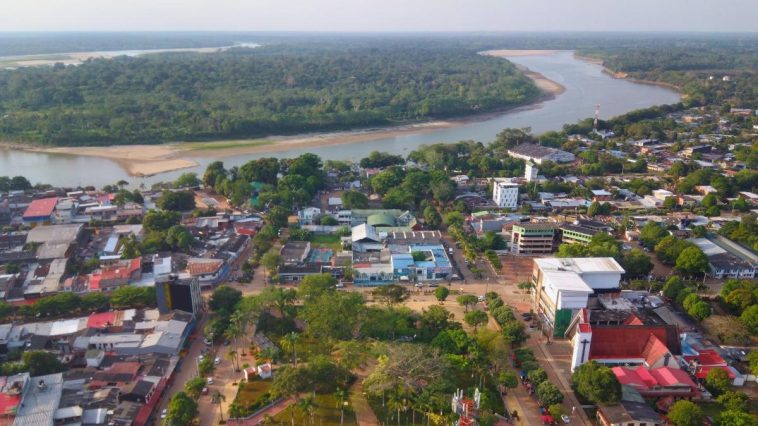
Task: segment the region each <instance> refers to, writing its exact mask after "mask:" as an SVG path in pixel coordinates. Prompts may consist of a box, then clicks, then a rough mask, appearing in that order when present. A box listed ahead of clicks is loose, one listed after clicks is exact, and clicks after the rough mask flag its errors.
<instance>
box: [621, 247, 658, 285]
mask: <svg viewBox="0 0 758 426" xmlns="http://www.w3.org/2000/svg"><path fill="white" fill-rule="evenodd" d="M621 265H622V266H623V268H624V271H626V272H625V273H624V276H625V277H627V278H644V277H647V276H648V275H649V274H650V272H651V271H652V270H653V262H652V261H650V256H648V255H647V254H646V253H645V252H644V251H642V250H639V249H636V248H634V249H631V250H629V251H627V252H626V253H624V255H623V257H622V258H621Z"/></svg>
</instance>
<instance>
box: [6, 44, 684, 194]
mask: <svg viewBox="0 0 758 426" xmlns="http://www.w3.org/2000/svg"><path fill="white" fill-rule="evenodd" d="M509 60H510V61H511V62H514V63H516V64H519V65H523V66H525V67H527V68H529V69H531V70H532V71H536V72H539V73H542V74H543V75H544V76H545V77H547V78H549V79H550V80H553V81H555V82H558V83H560V84H562V85H563V86H564V87H565V88H566V90H565V92H563V93H562V94H560V95H558V96H557V97H555V98H554V99H550V100H547V101H544V102H541V103H539V104H535V105H531V106H529V107H524V108H519V109H516V110H512V111H508V112H504V113H502V114H499V115H495V116H489V117H487V118H486V119H483V120H482V121H475V122H470V123H468V124H465V125H462V126H458V127H453V128H447V129H439V130H435V131H424V132H419V133H416V134H406V135H402V136H397V137H390V138H379V139H375V140H369V141H364V142H358V143H353V144H346V145H332V146H326V147H320V148H305V149H302V148H301V149H292V150H289V151H283V152H276V153H273V154H272V153H269V154H251V155H241V156H237V157H225V158H221V160H222V161H224V165H225V166H226V167H230V166H235V165H236V166H239V165H242V164H244V163H245V162H247V161H249V160H250V159H254V158H259V157H265V156H269V157H270V156H276V157H280V158H289V157H296V156H298V155H300V154H302V153H303V152H312V153H314V154H317V155H319V156H321V157H322V158H323V159H334V160H359V159H360V158H362V157H365V156H366V155H367V154H368V153H370V152H371V151H375V150H376V151H385V152H390V153H395V154H403V155H407V154H408V153H409V152H410V151H413V150H414V149H416V148H418V147H419V146H421V145H424V144H432V143H439V142H447V143H451V142H457V141H461V140H469V139H471V140H476V141H481V142H490V141H492V140H493V139H494V138H495V135H496V134H497V133H499V132H500V131H501V130H502V129H504V128H507V127H513V128H521V127H531V128H532V130H533V132H535V133H543V132H546V131H549V130H560V129H561V128H562V126H563V125H564V124H566V123H574V122H576V121H578V120H581V119H583V118H587V117H591V116H592V115H593V114H594V111H595V105H597V104H599V105H600V117H601V118H610V117H614V116H617V115H620V114H624V113H626V112H629V111H632V110H635V109H640V108H645V107H649V106H653V105H662V104H671V103H676V102H678V101H679V99H680V97H679V94H678V93H677V92H675V91H673V90H671V89H668V88H665V87H661V86H655V85H648V84H640V83H635V82H631V81H627V80H621V79H615V78H612V77H611V76H609V75H607V74H606V73H604V72H603V69H602V67H601V66H599V65H597V64H592V63H589V62H585V61H582V60H579V59H576V58H575V57H574V55H573V53H572V52H569V51H565V52H558V53H555V54H550V55H540V56H521V57H513V58H509ZM193 159H194V160H197V161H198V162H199V163H200V165H199V166H198V167H195V168H192V169H184V170H179V171H173V172H167V173H161V174H158V175H155V176H149V177H144V178H137V177H133V176H128V175H127V173H126V172H125V171H124V170H123V169H122V168H121V167H120V166H119V165H118V163H116V162H114V161H111V160H107V159H102V158H93V157H83V156H76V155H60V154H45V153H36V152H26V151H18V150H10V149H5V148H0V176H2V175H5V176H15V175H23V176H26V177H27V178H28V179H29V180H30V181H31V182H32V183H38V182H39V183H50V184H54V185H59V186H77V185H95V186H102V185H105V184H107V183H115V182H116V181H118V180H120V179H124V180H126V181H128V182H131V183H132V185H135V184H140V183H144V184H145V185H148V186H149V185H150V184H151V183H154V182H158V181H169V180H172V179H174V178H176V177H177V176H178V175H180V174H181V173H184V172H187V171H192V172H197V173H198V174H200V175H202V172H203V171H204V170H205V167H206V166H207V165H208V164H209V163H210V162H212V161H215V160H217V158H214V156H213V153H212V152H211V151H209V152H208V157H206V158H201V159H197V158H193Z"/></svg>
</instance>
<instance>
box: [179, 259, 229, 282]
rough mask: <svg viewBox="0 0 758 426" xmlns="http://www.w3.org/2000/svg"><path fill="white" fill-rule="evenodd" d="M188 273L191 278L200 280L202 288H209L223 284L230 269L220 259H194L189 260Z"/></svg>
mask: <svg viewBox="0 0 758 426" xmlns="http://www.w3.org/2000/svg"><path fill="white" fill-rule="evenodd" d="M187 272H188V273H189V276H190V277H191V278H196V279H197V280H198V282H199V283H200V286H201V287H208V286H213V285H215V284H217V283H219V282H221V281H222V280H223V279H224V277H225V276H226V274H227V273H228V272H229V267H228V265H227V264H226V263H225V262H224V261H223V260H220V259H207V258H198V257H193V258H190V259H189V260H187Z"/></svg>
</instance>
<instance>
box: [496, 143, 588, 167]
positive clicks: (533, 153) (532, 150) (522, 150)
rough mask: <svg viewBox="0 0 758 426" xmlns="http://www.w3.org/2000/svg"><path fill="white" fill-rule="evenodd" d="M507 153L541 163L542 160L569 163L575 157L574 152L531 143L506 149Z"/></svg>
mask: <svg viewBox="0 0 758 426" xmlns="http://www.w3.org/2000/svg"><path fill="white" fill-rule="evenodd" d="M508 155H510V156H511V157H513V158H520V159H522V160H526V161H530V160H531V161H533V162H535V163H537V164H542V162H543V161H552V162H555V163H570V162H572V161H574V160H575V159H576V157H575V156H574V154H572V153H570V152H567V151H562V150H560V149H556V148H551V147H549V146H542V145H537V144H533V143H522V144H521V145H517V146H514V147H513V148H511V149H509V150H508Z"/></svg>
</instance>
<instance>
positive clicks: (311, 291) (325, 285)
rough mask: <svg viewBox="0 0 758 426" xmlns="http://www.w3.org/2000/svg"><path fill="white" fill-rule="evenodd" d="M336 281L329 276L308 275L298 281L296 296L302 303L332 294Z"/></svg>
mask: <svg viewBox="0 0 758 426" xmlns="http://www.w3.org/2000/svg"><path fill="white" fill-rule="evenodd" d="M336 284H337V280H335V279H334V276H332V275H331V274H319V275H308V276H306V277H305V278H303V280H302V281H300V284H299V285H298V287H297V295H298V297H299V298H300V299H302V300H303V301H306V302H307V301H309V300H313V299H316V298H318V297H319V296H321V295H323V294H328V293H333V292H334V290H335V287H334V286H335V285H336Z"/></svg>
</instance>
